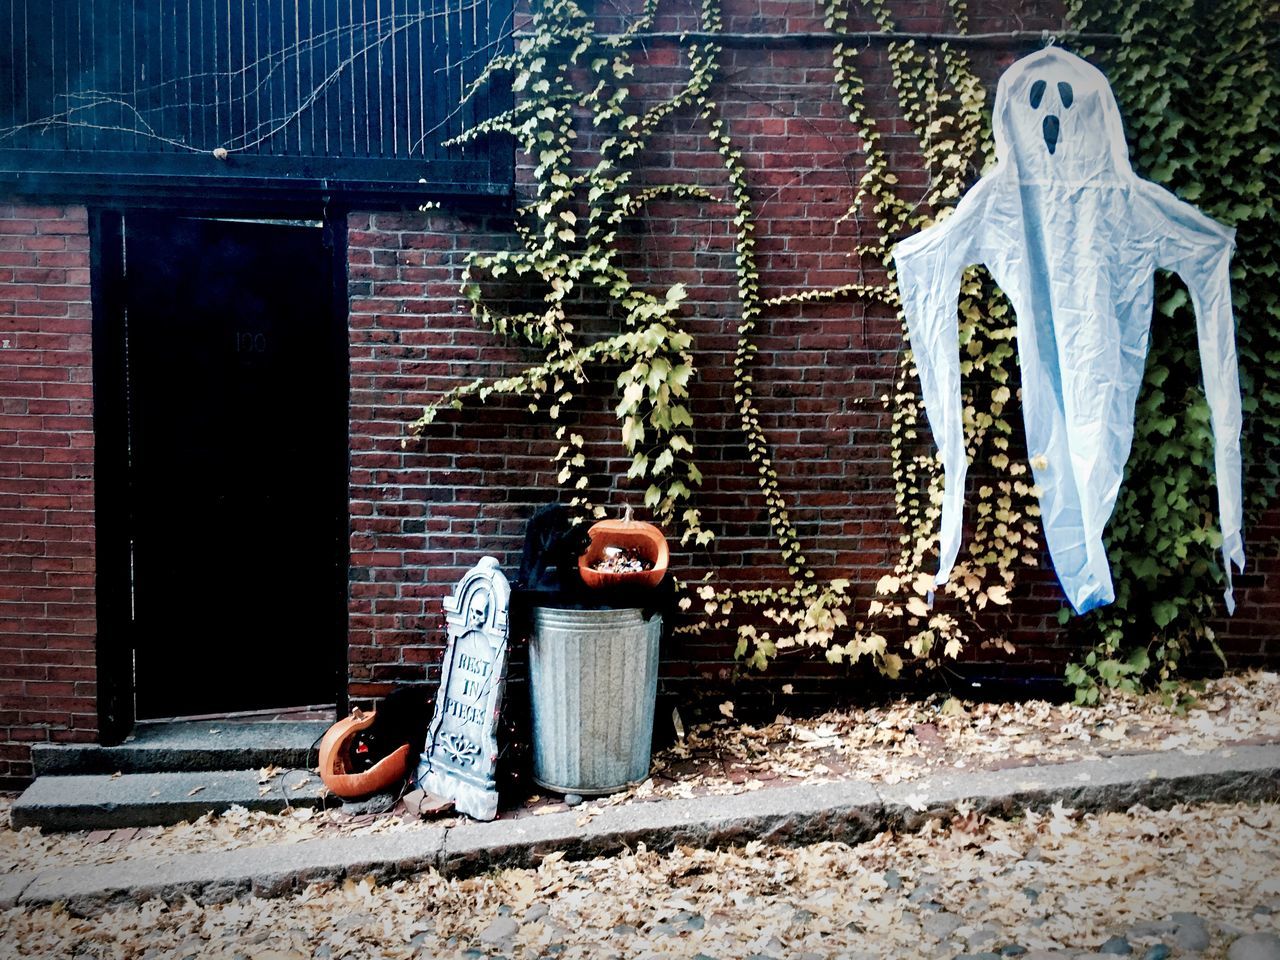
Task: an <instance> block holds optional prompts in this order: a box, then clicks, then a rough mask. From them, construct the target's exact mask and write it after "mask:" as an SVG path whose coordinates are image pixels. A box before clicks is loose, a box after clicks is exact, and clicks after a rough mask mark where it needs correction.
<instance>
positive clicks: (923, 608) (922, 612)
mask: <svg viewBox="0 0 1280 960" xmlns="http://www.w3.org/2000/svg"><path fill="white" fill-rule="evenodd" d="M907 610H908V611H909V612H910V613H913V614H915V615H916V616H917V617H927V616H928V615H929V607H928V605H927V604H926V603H925V602H924V601H923V600H921V599H920V598H919V597H912V598H911V599H910V600H908V601H907Z"/></svg>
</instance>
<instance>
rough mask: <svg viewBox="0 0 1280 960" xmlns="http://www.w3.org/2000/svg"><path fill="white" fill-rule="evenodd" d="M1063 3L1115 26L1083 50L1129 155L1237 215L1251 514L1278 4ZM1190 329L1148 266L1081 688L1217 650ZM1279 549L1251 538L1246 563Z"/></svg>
mask: <svg viewBox="0 0 1280 960" xmlns="http://www.w3.org/2000/svg"><path fill="white" fill-rule="evenodd" d="M1068 13H1069V16H1070V18H1071V21H1072V23H1073V24H1074V25H1076V26H1078V27H1079V28H1081V29H1083V30H1091V31H1092V30H1099V31H1106V32H1114V33H1117V34H1120V36H1121V37H1122V40H1121V42H1120V43H1119V44H1118V45H1116V46H1115V47H1111V48H1107V49H1104V50H1097V51H1086V52H1087V53H1089V54H1090V55H1091V56H1093V57H1094V58H1095V59H1096V60H1097V62H1099V64H1100V65H1101V66H1102V67H1103V69H1104V70H1105V71H1106V73H1107V75H1108V77H1109V79H1110V81H1111V85H1112V88H1113V89H1114V90H1115V94H1116V99H1117V100H1118V101H1119V104H1120V110H1121V114H1122V115H1123V116H1124V118H1125V126H1126V131H1127V134H1128V137H1129V141H1130V152H1131V153H1132V157H1133V161H1134V166H1135V168H1136V169H1137V170H1138V171H1139V173H1140V174H1141V175H1142V176H1145V177H1148V178H1149V179H1151V180H1154V181H1156V182H1158V183H1161V184H1163V185H1165V186H1166V187H1168V188H1169V189H1171V190H1173V191H1174V192H1175V193H1177V194H1178V195H1179V196H1181V197H1182V198H1183V199H1184V200H1187V201H1189V202H1191V203H1194V204H1196V205H1197V206H1198V207H1200V208H1201V209H1202V210H1204V211H1205V212H1206V213H1208V214H1209V215H1210V216H1212V217H1214V218H1216V219H1218V220H1220V221H1222V222H1224V223H1227V224H1230V225H1232V226H1234V227H1235V228H1236V251H1235V254H1234V257H1233V261H1232V273H1231V282H1232V297H1233V300H1234V307H1235V315H1236V321H1237V325H1238V329H1237V349H1238V352H1239V357H1240V378H1241V392H1242V395H1243V406H1244V424H1245V427H1244V437H1243V452H1244V458H1245V476H1246V481H1245V484H1246V489H1245V493H1246V497H1247V498H1248V503H1247V506H1249V507H1252V508H1253V513H1254V515H1255V516H1256V512H1257V510H1258V509H1259V508H1260V507H1262V506H1263V505H1265V504H1268V503H1274V498H1275V494H1276V487H1277V479H1278V478H1280V462H1278V461H1277V459H1276V457H1275V450H1276V449H1277V445H1278V444H1280V389H1278V388H1277V385H1276V379H1275V375H1274V371H1275V370H1276V369H1277V366H1278V365H1280V282H1277V281H1278V280H1280V206H1277V199H1276V198H1277V197H1280V167H1278V166H1277V163H1276V160H1277V154H1278V153H1280V62H1277V61H1278V60H1280V56H1278V54H1280V47H1277V45H1276V35H1277V24H1278V23H1280V3H1277V2H1276V0H1263V2H1259V0H1213V2H1206V0H1158V2H1156V0H1137V2H1134V3H1127V4H1112V3H1106V2H1104V0H1070V2H1069V3H1068ZM1194 331H1195V318H1194V315H1193V314H1192V311H1191V307H1190V304H1189V301H1188V297H1187V293H1186V291H1185V289H1184V288H1183V287H1182V285H1181V284H1180V283H1179V282H1178V281H1176V280H1175V279H1173V278H1171V277H1163V276H1162V277H1160V278H1159V283H1158V286H1157V298H1156V316H1155V318H1154V322H1153V325H1152V344H1151V354H1150V357H1149V359H1148V361H1147V370H1146V378H1145V381H1144V383H1143V388H1142V393H1141V395H1140V396H1139V399H1138V415H1137V424H1136V430H1135V433H1134V439H1133V452H1132V453H1131V454H1130V458H1129V464H1128V469H1127V474H1126V477H1125V483H1124V486H1123V488H1122V489H1121V492H1120V498H1119V500H1118V502H1117V504H1116V510H1115V514H1114V516H1113V519H1112V523H1111V526H1110V528H1109V531H1108V544H1107V548H1108V554H1109V556H1110V559H1111V566H1112V570H1113V571H1114V572H1115V573H1116V602H1115V603H1114V604H1113V605H1111V606H1109V607H1105V608H1102V609H1099V610H1097V611H1095V612H1093V613H1091V614H1090V615H1088V616H1087V617H1085V618H1083V621H1082V623H1080V628H1081V632H1082V633H1084V634H1085V636H1086V637H1087V638H1088V643H1089V646H1090V647H1091V649H1089V650H1088V652H1087V653H1086V654H1085V656H1084V657H1083V659H1082V660H1081V661H1080V662H1079V663H1075V664H1073V665H1072V666H1071V667H1070V668H1068V673H1067V676H1068V679H1069V680H1070V682H1071V683H1072V684H1074V685H1075V687H1076V691H1077V699H1079V700H1082V701H1086V702H1093V701H1094V700H1096V699H1097V697H1098V695H1099V692H1100V690H1101V689H1104V688H1109V687H1118V688H1121V689H1125V690H1135V689H1137V688H1138V687H1139V686H1142V685H1156V686H1159V687H1161V688H1163V689H1164V690H1165V691H1167V692H1172V691H1173V690H1174V689H1175V685H1174V683H1173V676H1174V674H1175V673H1176V672H1177V670H1178V667H1179V665H1180V664H1181V663H1182V662H1183V660H1184V659H1185V657H1186V656H1187V654H1188V653H1189V652H1190V651H1192V650H1193V649H1194V648H1196V647H1197V646H1202V645H1206V644H1207V645H1208V646H1209V647H1211V648H1212V649H1213V650H1214V651H1216V652H1217V654H1218V656H1219V657H1221V656H1222V651H1221V649H1220V648H1219V647H1218V645H1217V641H1216V639H1215V637H1214V633H1213V628H1212V626H1211V621H1212V620H1213V619H1215V618H1218V617H1221V616H1222V614H1223V610H1222V589H1223V584H1222V571H1221V558H1220V555H1219V554H1218V552H1217V551H1218V548H1219V547H1220V546H1221V537H1220V534H1219V530H1218V510H1217V497H1216V488H1215V486H1214V476H1213V444H1212V431H1211V427H1210V423H1209V411H1208V407H1207V405H1206V403H1205V399H1204V393H1203V390H1202V388H1201V376H1200V357H1199V353H1198V351H1197V348H1196V341H1195V336H1194ZM1249 519H1250V518H1249V515H1248V513H1247V514H1246V522H1245V537H1246V541H1247V542H1248V539H1249V526H1250V524H1249ZM1274 547H1275V545H1274V544H1265V543H1257V542H1249V543H1248V549H1249V552H1250V553H1251V554H1252V555H1253V559H1255V561H1256V557H1257V555H1258V553H1259V552H1263V551H1266V550H1269V549H1274ZM1069 619H1070V616H1069V612H1067V611H1064V612H1063V613H1062V615H1061V620H1062V622H1064V623H1066V622H1068V620H1069ZM1224 662H1225V660H1224Z"/></svg>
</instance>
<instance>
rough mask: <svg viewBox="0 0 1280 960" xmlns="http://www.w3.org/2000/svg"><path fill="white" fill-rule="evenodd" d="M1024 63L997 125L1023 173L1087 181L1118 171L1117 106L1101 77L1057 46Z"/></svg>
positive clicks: (1011, 83)
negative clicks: (1111, 116)
mask: <svg viewBox="0 0 1280 960" xmlns="http://www.w3.org/2000/svg"><path fill="white" fill-rule="evenodd" d="M1022 64H1023V67H1022V69H1021V70H1016V68H1015V70H1011V71H1010V74H1011V76H1009V78H1008V81H1007V89H1006V90H1005V92H1004V98H1003V110H1002V112H1001V115H1000V117H999V118H998V121H997V122H998V123H1000V124H1002V125H1003V127H1004V130H1003V134H1004V139H1005V141H1006V142H1007V145H1008V147H1009V148H1010V149H1011V151H1012V153H1013V159H1014V160H1015V162H1016V163H1017V166H1018V168H1019V170H1020V171H1022V172H1023V173H1024V174H1027V175H1031V176H1034V177H1036V178H1045V179H1052V180H1060V179H1066V180H1084V179H1088V178H1091V177H1095V176H1098V175H1100V174H1103V173H1105V171H1106V170H1107V169H1108V168H1112V167H1114V164H1115V159H1116V157H1115V150H1114V145H1113V143H1112V140H1113V139H1114V136H1115V133H1116V131H1117V130H1118V124H1116V125H1114V128H1113V124H1112V123H1110V120H1109V114H1110V113H1112V112H1115V102H1114V100H1113V99H1112V96H1111V92H1110V88H1109V87H1108V86H1107V84H1106V79H1105V78H1104V77H1103V76H1102V74H1100V73H1099V72H1098V71H1097V70H1096V69H1094V68H1093V67H1091V66H1090V65H1089V64H1088V63H1086V62H1085V61H1083V60H1081V59H1080V58H1078V57H1076V56H1074V55H1072V54H1069V53H1066V52H1064V51H1060V50H1057V49H1056V48H1050V49H1048V50H1044V51H1042V52H1041V53H1039V54H1036V55H1033V56H1031V57H1028V58H1026V59H1025V60H1024V61H1022ZM1116 117H1117V118H1118V113H1116ZM1121 136H1122V134H1121ZM1121 148H1123V141H1122V142H1121Z"/></svg>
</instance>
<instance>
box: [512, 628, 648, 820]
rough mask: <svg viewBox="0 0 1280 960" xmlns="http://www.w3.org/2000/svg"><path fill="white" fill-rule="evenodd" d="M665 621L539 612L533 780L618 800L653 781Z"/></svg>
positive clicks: (533, 669) (533, 662) (532, 689)
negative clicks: (651, 761) (649, 778)
mask: <svg viewBox="0 0 1280 960" xmlns="http://www.w3.org/2000/svg"><path fill="white" fill-rule="evenodd" d="M661 637H662V617H661V616H658V615H656V614H655V615H654V616H653V617H651V618H650V619H648V620H645V619H644V615H643V613H642V612H641V611H640V610H635V609H620V610H569V609H560V608H557V607H535V608H534V611H533V636H532V638H531V639H530V641H529V700H530V705H531V706H532V709H533V780H534V782H535V783H537V784H538V786H540V787H542V788H544V789H546V790H551V791H553V792H555V793H577V794H582V795H583V796H597V795H600V794H605V793H615V792H617V791H618V790H622V789H624V788H626V787H627V786H628V785H629V784H632V783H639V782H641V781H643V780H644V779H645V778H646V777H647V776H648V775H649V753H650V747H651V746H652V740H653V709H654V701H655V700H656V698H657V693H658V641H659V640H660V639H661Z"/></svg>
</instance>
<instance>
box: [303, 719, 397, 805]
mask: <svg viewBox="0 0 1280 960" xmlns="http://www.w3.org/2000/svg"><path fill="white" fill-rule="evenodd" d="M376 714H377V711H376V710H375V711H372V712H370V713H365V712H364V711H362V710H360V709H356V710H354V711H353V712H352V714H351V716H349V717H347V718H346V719H345V720H339V721H338V722H337V723H335V724H334V725H333V726H332V727H330V728H329V729H328V730H326V731H325V735H324V737H323V738H322V739H321V740H320V779H321V780H322V781H323V782H324V785H325V786H326V787H328V788H329V792H330V793H332V794H334V795H335V796H338V797H342V798H343V799H344V800H347V799H350V798H352V797H364V796H368V795H369V794H371V793H377V792H378V791H379V790H385V789H387V788H388V787H390V786H392V785H393V784H395V783H397V782H398V781H400V780H403V779H404V775H405V773H406V772H407V771H408V766H409V744H407V743H406V744H404V745H403V746H400V747H397V748H396V749H395V750H393V751H392V752H391V753H389V754H388V755H387V756H385V757H383V758H382V759H381V760H379V761H378V762H377V763H375V764H374V765H373V766H372V767H370V768H369V769H368V770H365V771H364V772H363V773H352V772H350V771H349V770H348V769H347V757H348V756H350V753H351V741H352V740H353V739H354V738H355V735H356V734H357V733H359V732H360V731H361V730H365V729H367V728H368V727H369V725H370V724H372V723H373V718H374V716H375V715H376Z"/></svg>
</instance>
